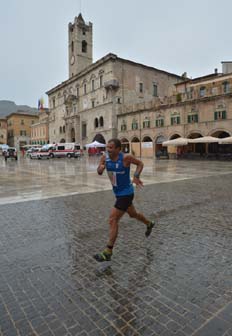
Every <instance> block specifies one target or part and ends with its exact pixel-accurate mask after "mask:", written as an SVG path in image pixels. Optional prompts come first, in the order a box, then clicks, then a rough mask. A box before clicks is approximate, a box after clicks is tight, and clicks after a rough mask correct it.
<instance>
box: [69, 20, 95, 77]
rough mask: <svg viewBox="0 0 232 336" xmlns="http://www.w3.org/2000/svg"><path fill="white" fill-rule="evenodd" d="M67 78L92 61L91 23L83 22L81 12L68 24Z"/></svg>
mask: <svg viewBox="0 0 232 336" xmlns="http://www.w3.org/2000/svg"><path fill="white" fill-rule="evenodd" d="M68 50H69V52H68V60H69V78H71V77H73V76H75V75H76V74H78V73H79V72H81V71H82V70H84V69H85V68H87V67H88V66H89V65H90V64H92V62H93V31H92V23H91V22H89V23H88V24H87V23H85V21H84V19H83V17H82V15H81V14H79V16H78V17H75V19H74V23H71V22H70V23H69V25H68Z"/></svg>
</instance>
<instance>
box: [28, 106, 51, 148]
mask: <svg viewBox="0 0 232 336" xmlns="http://www.w3.org/2000/svg"><path fill="white" fill-rule="evenodd" d="M38 117H39V119H38V122H36V123H34V124H33V125H31V144H32V145H34V144H38V145H44V144H47V143H49V110H48V109H47V108H43V109H41V110H40V111H39V114H38Z"/></svg>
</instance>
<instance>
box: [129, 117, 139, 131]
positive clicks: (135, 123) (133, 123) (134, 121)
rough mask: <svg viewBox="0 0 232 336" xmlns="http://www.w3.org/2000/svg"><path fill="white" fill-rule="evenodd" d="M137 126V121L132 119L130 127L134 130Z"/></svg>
mask: <svg viewBox="0 0 232 336" xmlns="http://www.w3.org/2000/svg"><path fill="white" fill-rule="evenodd" d="M138 126H139V125H138V121H137V120H135V119H133V121H132V125H131V128H132V129H133V130H136V129H138V128H139V127H138Z"/></svg>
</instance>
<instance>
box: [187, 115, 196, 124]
mask: <svg viewBox="0 0 232 336" xmlns="http://www.w3.org/2000/svg"><path fill="white" fill-rule="evenodd" d="M197 122H198V114H189V115H188V124H192V123H197Z"/></svg>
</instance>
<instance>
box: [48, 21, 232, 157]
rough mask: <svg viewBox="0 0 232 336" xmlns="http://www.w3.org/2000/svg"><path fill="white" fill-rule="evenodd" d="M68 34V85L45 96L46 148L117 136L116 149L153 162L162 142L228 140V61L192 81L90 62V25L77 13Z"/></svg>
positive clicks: (128, 65)
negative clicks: (47, 110)
mask: <svg viewBox="0 0 232 336" xmlns="http://www.w3.org/2000/svg"><path fill="white" fill-rule="evenodd" d="M68 33H69V35H68V36H69V44H68V50H69V53H68V55H69V56H68V57H69V78H68V79H67V80H66V81H64V82H62V83H61V84H59V85H57V86H56V87H54V88H52V89H51V90H49V91H48V92H47V94H48V98H49V108H50V115H49V140H50V142H51V143H53V142H65V141H66V142H78V143H80V144H81V145H82V146H84V145H85V144H87V143H89V142H92V141H94V140H98V141H100V142H107V140H109V139H110V138H112V137H118V138H120V140H122V143H123V150H125V151H127V152H128V151H130V152H133V153H134V154H135V155H137V156H145V157H154V156H155V155H156V153H157V151H159V150H160V149H162V142H163V141H165V140H169V139H173V138H176V137H180V136H182V137H189V138H194V137H200V136H204V135H212V136H216V137H226V136H229V135H231V134H232V124H231V122H232V111H231V109H232V106H231V92H232V89H231V88H232V63H231V62H222V72H221V73H218V71H216V70H215V72H214V73H213V74H210V75H207V76H202V77H199V78H195V79H188V78H187V75H186V74H183V76H177V75H175V74H172V73H169V72H166V71H163V70H159V69H156V68H153V67H149V66H146V65H143V64H139V63H135V62H133V61H131V60H126V59H122V58H120V57H118V56H117V55H114V54H108V55H106V56H104V57H103V58H101V59H99V60H98V61H97V62H95V63H92V49H93V37H92V33H93V26H92V23H85V22H84V20H83V18H82V16H81V14H80V15H79V16H78V17H77V18H75V19H74V22H73V23H70V24H69V26H68ZM196 147H197V146H195V145H193V146H192V148H191V150H193V151H195V150H198V149H197V148H196ZM169 150H174V151H176V149H175V148H174V149H169Z"/></svg>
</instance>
